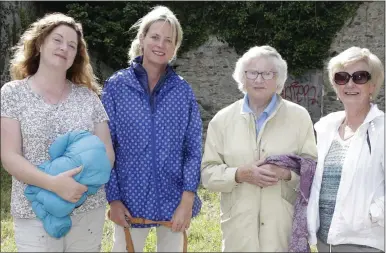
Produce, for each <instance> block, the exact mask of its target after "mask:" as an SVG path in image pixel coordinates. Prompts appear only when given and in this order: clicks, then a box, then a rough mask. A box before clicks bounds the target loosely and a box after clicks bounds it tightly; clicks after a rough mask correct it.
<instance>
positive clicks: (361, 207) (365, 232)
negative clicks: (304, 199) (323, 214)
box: [307, 104, 385, 251]
mask: <svg viewBox="0 0 386 253" xmlns="http://www.w3.org/2000/svg"><path fill="white" fill-rule="evenodd" d="M344 118H345V112H344V111H340V112H334V113H331V114H329V115H327V116H326V117H323V118H321V119H320V121H319V122H317V123H316V124H315V131H316V133H317V134H316V135H317V147H318V165H317V168H316V172H315V176H314V180H313V183H312V188H311V195H310V200H309V203H308V208H307V223H308V232H309V243H310V245H316V243H317V238H316V233H317V231H318V229H319V226H320V220H319V194H320V186H321V183H322V176H323V168H324V160H325V157H326V155H327V153H328V150H329V148H330V146H331V143H332V141H333V139H334V136H335V134H336V132H337V131H338V128H339V125H340V124H341V123H342V122H343V120H344ZM384 126H385V116H384V112H382V111H380V110H379V109H378V107H377V106H376V105H374V104H372V105H371V109H370V111H369V113H368V114H367V116H366V118H365V120H364V122H363V123H362V125H361V126H360V127H359V128H358V130H357V131H356V132H355V134H354V136H353V137H352V140H351V145H350V147H349V149H348V150H347V153H346V158H345V160H344V163H343V168H342V175H341V181H340V185H339V189H338V193H337V197H336V206H335V211H334V214H333V217H332V221H331V227H330V231H329V233H328V238H327V243H328V244H332V245H337V244H360V245H366V246H370V247H373V248H377V249H380V250H383V251H384V250H385V246H384V244H385V230H384V217H385V210H384V203H385V164H384V154H385V146H384V145H385V139H384V138H385V136H384ZM367 132H368V135H369V140H370V144H371V155H370V152H369V145H368V142H367Z"/></svg>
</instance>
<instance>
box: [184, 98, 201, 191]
mask: <svg viewBox="0 0 386 253" xmlns="http://www.w3.org/2000/svg"><path fill="white" fill-rule="evenodd" d="M190 99H191V102H190V115H189V124H188V127H187V129H186V132H185V140H184V143H185V145H184V149H185V150H184V167H183V191H191V192H197V189H198V186H199V184H200V163H201V158H202V120H201V115H200V110H199V108H198V104H197V101H196V99H195V96H194V94H193V91H192V90H191V95H190Z"/></svg>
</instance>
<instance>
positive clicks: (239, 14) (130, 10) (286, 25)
mask: <svg viewBox="0 0 386 253" xmlns="http://www.w3.org/2000/svg"><path fill="white" fill-rule="evenodd" d="M360 4H361V2H338V1H336V2H335V1H331V2H322V1H313V2H311V1H310V2H303V1H293V2H292V1H288V2H287V1H285V2H276V1H272V2H250V1H242V2H241V1H239V2H237V1H236V2H230V1H229V2H228V1H226V2H217V1H202V2H197V1H194V2H146V1H145V2H119V1H116V2H103V3H98V2H88V3H86V2H85V3H82V2H78V3H71V4H67V5H66V11H67V13H68V14H69V15H71V16H73V17H74V18H75V19H77V20H78V21H80V22H81V23H82V25H83V28H84V33H85V37H86V41H87V42H88V44H89V46H90V49H91V50H92V51H94V52H97V53H98V56H99V57H101V59H102V60H103V61H104V62H106V63H107V64H108V65H110V66H111V67H113V68H115V69H118V68H122V67H126V66H127V51H128V49H129V47H130V44H131V40H132V39H133V38H134V36H135V31H130V30H129V29H130V27H131V26H132V25H133V24H134V23H135V22H136V21H137V20H138V19H139V18H140V17H142V16H143V15H145V14H146V13H147V12H148V11H149V10H150V9H151V8H152V7H153V6H155V5H165V6H168V7H170V8H171V10H172V11H173V12H174V13H175V14H176V16H177V17H178V19H179V20H180V22H181V25H182V27H183V31H184V40H183V43H182V47H181V50H180V52H179V54H182V53H183V52H186V51H188V50H190V49H194V48H196V47H198V46H200V45H201V44H202V43H203V42H205V41H206V40H207V39H208V36H209V35H210V34H212V35H216V36H217V37H218V38H219V39H220V40H223V41H226V42H227V43H228V44H229V45H230V46H231V47H234V48H235V50H236V52H237V53H238V54H242V53H244V52H245V51H246V50H247V49H248V48H250V47H252V46H255V45H271V46H273V47H275V48H276V49H277V50H278V51H279V53H280V54H281V55H282V56H283V58H284V59H285V60H286V61H287V62H288V67H289V70H290V72H291V74H294V75H300V74H302V73H303V72H304V71H306V70H309V69H314V68H321V67H323V61H324V59H326V58H327V57H328V51H329V48H330V45H331V43H332V40H333V38H334V36H335V34H336V33H337V32H338V31H339V30H340V28H341V27H342V26H343V25H344V23H345V21H346V20H348V19H350V18H352V17H353V16H354V15H355V13H356V10H357V8H358V6H359V5H360Z"/></svg>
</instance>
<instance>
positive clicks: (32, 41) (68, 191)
mask: <svg viewBox="0 0 386 253" xmlns="http://www.w3.org/2000/svg"><path fill="white" fill-rule="evenodd" d="M14 49H15V51H14V55H13V58H12V60H11V66H10V72H11V76H12V81H10V82H8V83H6V84H4V86H3V87H2V88H1V161H2V163H3V166H4V168H5V170H6V171H7V172H8V173H9V174H11V175H12V176H13V177H12V196H11V214H12V216H13V220H14V226H15V227H14V228H15V241H16V246H17V249H18V251H29V252H31V251H39V252H48V251H57V252H67V251H78V252H84V251H90V252H95V251H99V250H100V245H101V240H102V234H103V224H104V220H105V207H106V199H105V192H104V189H103V187H102V188H100V189H99V191H98V192H97V193H96V194H95V195H92V196H89V197H88V199H87V200H86V201H85V202H84V204H83V205H81V206H80V207H78V208H76V209H75V210H74V211H73V212H72V214H71V222H72V228H71V230H70V231H69V232H68V234H66V235H65V236H63V237H61V238H59V239H56V238H53V237H51V236H49V235H48V234H47V233H46V231H45V230H44V228H43V224H42V222H41V221H40V220H38V219H37V218H36V215H35V213H34V212H33V210H32V207H31V204H30V202H29V201H28V200H27V199H26V197H25V195H24V189H25V187H26V186H27V185H34V186H38V187H40V188H43V189H46V190H49V191H51V192H53V193H55V194H56V195H58V196H59V197H61V198H63V199H64V200H67V201H69V202H72V203H75V202H77V201H78V200H79V198H80V197H81V196H82V194H83V193H84V192H86V191H87V187H86V186H84V185H82V184H79V183H77V182H76V181H75V180H74V179H73V176H74V175H76V174H77V173H79V172H80V171H81V169H82V168H81V167H79V168H74V169H72V170H70V171H67V172H64V173H62V174H59V175H57V176H51V175H48V174H45V173H44V172H42V171H40V170H39V169H38V168H37V166H38V165H40V164H42V162H44V161H47V160H48V159H49V154H48V149H49V146H50V145H51V144H52V143H53V141H54V140H55V139H56V138H57V137H58V136H59V135H62V134H65V133H67V132H69V131H73V130H87V131H90V132H91V133H93V134H95V135H96V136H98V137H99V138H100V139H101V140H102V141H103V143H104V144H105V146H106V151H107V154H108V157H109V160H110V162H111V164H113V163H114V159H115V158H114V151H113V149H112V144H111V138H110V132H109V128H108V125H107V120H108V116H107V114H106V112H105V110H104V108H103V105H102V103H101V101H100V100H99V98H98V96H97V93H98V92H99V91H100V88H99V86H98V84H97V80H96V77H95V75H94V73H93V70H92V67H91V65H90V60H89V56H88V53H87V46H86V42H85V40H84V38H83V32H82V27H81V25H80V24H79V23H76V22H75V20H74V19H73V18H71V17H69V16H66V15H64V14H60V13H53V14H48V15H46V16H44V17H43V18H41V19H39V20H37V21H36V22H34V23H33V24H32V25H31V26H30V27H29V28H28V29H27V30H26V31H25V32H24V33H23V35H22V36H21V38H20V41H19V43H18V44H17V45H16V46H15V48H14Z"/></svg>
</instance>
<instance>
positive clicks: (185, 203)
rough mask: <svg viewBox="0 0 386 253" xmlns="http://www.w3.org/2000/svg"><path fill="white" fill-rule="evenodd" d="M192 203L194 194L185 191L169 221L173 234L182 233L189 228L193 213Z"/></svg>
mask: <svg viewBox="0 0 386 253" xmlns="http://www.w3.org/2000/svg"><path fill="white" fill-rule="evenodd" d="M193 202H194V192H189V191H185V192H184V193H183V194H182V199H181V202H180V204H179V205H178V207H177V209H176V211H175V212H174V214H173V218H172V220H171V222H172V231H173V232H183V231H184V230H185V229H188V228H189V226H190V220H191V218H192V212H193V211H192V208H193Z"/></svg>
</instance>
